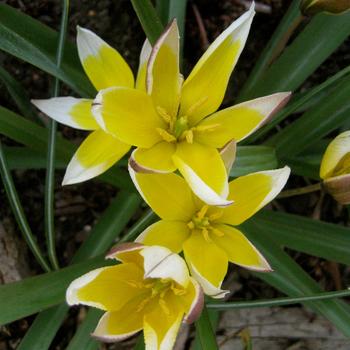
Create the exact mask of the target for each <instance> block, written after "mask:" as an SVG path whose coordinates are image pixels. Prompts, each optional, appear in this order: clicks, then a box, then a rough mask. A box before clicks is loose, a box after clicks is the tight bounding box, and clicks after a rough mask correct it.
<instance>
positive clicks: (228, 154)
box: [220, 140, 237, 176]
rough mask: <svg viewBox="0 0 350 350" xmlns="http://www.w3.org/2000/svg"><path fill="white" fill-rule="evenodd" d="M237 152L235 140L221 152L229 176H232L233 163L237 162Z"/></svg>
mask: <svg viewBox="0 0 350 350" xmlns="http://www.w3.org/2000/svg"><path fill="white" fill-rule="evenodd" d="M236 151H237V144H236V141H235V140H232V141H230V142H229V143H227V144H226V145H225V146H224V147H223V148H222V149H221V150H220V156H221V158H222V160H223V161H224V164H225V168H226V172H227V176H230V172H231V169H232V166H233V163H234V162H235V160H236Z"/></svg>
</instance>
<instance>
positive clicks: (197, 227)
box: [187, 205, 224, 242]
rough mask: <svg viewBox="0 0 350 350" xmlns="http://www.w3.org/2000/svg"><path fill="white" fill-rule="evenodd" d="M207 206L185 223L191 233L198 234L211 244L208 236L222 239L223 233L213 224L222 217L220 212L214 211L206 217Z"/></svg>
mask: <svg viewBox="0 0 350 350" xmlns="http://www.w3.org/2000/svg"><path fill="white" fill-rule="evenodd" d="M208 209H209V206H208V205H204V206H203V207H202V208H201V209H200V210H199V211H198V212H197V213H196V214H195V215H194V216H193V217H192V219H191V220H190V221H189V222H188V223H187V226H188V227H189V229H190V230H191V231H192V233H198V232H200V233H201V234H202V235H203V237H204V239H205V240H206V241H207V242H211V241H212V239H211V238H210V234H214V235H216V236H219V237H222V236H223V235H224V233H223V232H222V231H220V230H219V229H218V228H216V227H215V226H214V225H213V224H214V223H215V221H216V220H217V219H219V218H220V217H221V216H222V211H219V210H218V211H216V212H214V213H212V214H209V215H208Z"/></svg>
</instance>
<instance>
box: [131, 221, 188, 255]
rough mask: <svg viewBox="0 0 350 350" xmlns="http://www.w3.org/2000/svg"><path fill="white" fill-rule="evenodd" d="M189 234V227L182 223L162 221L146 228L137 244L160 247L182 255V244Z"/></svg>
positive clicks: (138, 238) (137, 239)
mask: <svg viewBox="0 0 350 350" xmlns="http://www.w3.org/2000/svg"><path fill="white" fill-rule="evenodd" d="M189 234H190V232H189V228H188V226H187V225H186V223H184V222H182V221H167V220H160V221H158V222H156V223H155V224H153V225H151V226H149V227H148V228H146V230H144V231H143V232H142V233H141V234H140V235H139V236H138V237H137V238H136V242H140V243H143V244H145V245H160V246H162V247H165V248H168V249H170V250H171V251H172V252H174V253H180V252H181V251H182V244H183V242H184V241H185V240H186V239H187V238H188V237H189Z"/></svg>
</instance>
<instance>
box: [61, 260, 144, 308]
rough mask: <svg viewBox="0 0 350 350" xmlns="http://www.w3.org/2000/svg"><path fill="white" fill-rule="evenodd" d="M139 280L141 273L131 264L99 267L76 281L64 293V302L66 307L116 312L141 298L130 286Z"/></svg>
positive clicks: (137, 291)
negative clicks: (72, 306) (82, 306)
mask: <svg viewBox="0 0 350 350" xmlns="http://www.w3.org/2000/svg"><path fill="white" fill-rule="evenodd" d="M142 279H143V271H142V269H141V268H139V267H138V266H137V265H135V264H132V263H129V264H127V263H126V264H120V265H116V266H108V267H102V268H99V269H96V270H93V271H90V272H88V273H86V274H85V275H83V276H81V277H79V278H77V279H75V280H74V281H73V282H72V283H71V284H70V285H69V287H68V289H67V292H66V300H67V303H68V304H69V305H77V304H83V305H88V306H94V307H97V308H99V309H102V310H110V311H111V310H119V309H120V308H122V307H123V306H124V305H125V304H126V303H127V302H129V301H130V300H131V299H132V298H134V297H136V296H138V295H139V294H140V289H139V288H136V287H134V286H133V285H132V282H133V281H135V280H137V281H139V280H140V281H142ZM129 282H130V283H129Z"/></svg>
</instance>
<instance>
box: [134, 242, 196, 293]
mask: <svg viewBox="0 0 350 350" xmlns="http://www.w3.org/2000/svg"><path fill="white" fill-rule="evenodd" d="M140 254H141V255H142V256H143V260H144V271H145V274H144V278H164V279H165V278H170V279H172V280H174V281H175V282H177V283H178V284H180V285H182V286H183V287H187V286H188V283H189V278H190V276H189V273H188V269H187V266H186V263H185V261H184V260H183V259H182V258H181V257H180V256H179V255H177V254H175V253H173V252H172V251H171V250H169V249H168V248H165V247H161V246H150V247H148V246H145V248H143V249H142V250H141V251H140Z"/></svg>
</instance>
